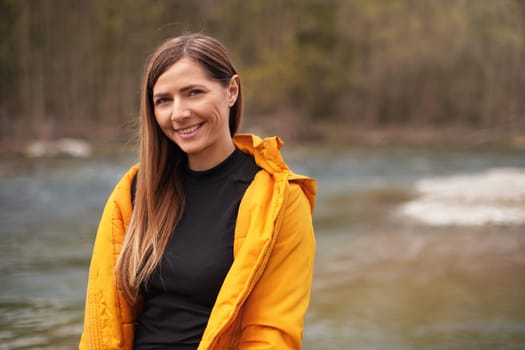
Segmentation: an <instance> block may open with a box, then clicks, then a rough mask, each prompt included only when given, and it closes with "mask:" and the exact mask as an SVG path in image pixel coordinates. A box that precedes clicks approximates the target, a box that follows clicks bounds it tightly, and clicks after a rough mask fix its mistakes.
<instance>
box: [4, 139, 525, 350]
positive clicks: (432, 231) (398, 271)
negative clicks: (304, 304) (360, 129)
mask: <svg viewBox="0 0 525 350" xmlns="http://www.w3.org/2000/svg"><path fill="white" fill-rule="evenodd" d="M283 151H284V155H285V159H286V160H287V161H288V162H289V163H290V164H291V166H292V167H293V168H294V169H295V170H296V172H300V173H304V174H307V175H310V176H312V177H314V178H316V179H317V180H318V191H319V193H318V200H317V204H316V209H315V215H314V224H315V229H316V237H317V257H316V265H315V275H314V285H313V290H312V301H311V306H310V309H309V312H308V314H307V317H306V324H305V334H304V348H305V349H306V350H317V349H462V350H464V349H477V350H479V349H523V348H525V210H524V209H525V157H524V156H523V153H520V152H516V151H508V150H507V151H502V150H480V149H468V150H454V149H440V150H435V149H405V148H394V149H389V148H336V147H328V146H315V147H313V146H302V147H299V146H295V147H293V146H292V147H289V146H288V145H285V147H284V149H283ZM133 163H134V157H133V156H132V155H129V154H126V153H118V154H116V155H115V154H112V155H104V156H96V157H91V158H86V159H71V158H69V159H68V158H54V159H39V160H35V161H27V160H20V159H11V158H10V159H1V160H0V222H1V223H2V224H1V225H0V238H1V241H0V349H1V350H4V349H54V350H60V349H73V348H75V346H76V344H77V342H78V338H79V335H80V332H81V329H82V317H83V302H84V297H85V285H86V279H87V269H88V264H89V258H90V254H91V249H92V245H93V240H94V235H95V230H96V226H97V223H98V219H99V216H100V214H101V211H102V208H103V205H104V202H105V200H106V198H107V196H108V194H109V193H110V191H111V189H112V187H113V185H114V184H115V182H116V181H117V180H118V179H119V177H120V176H121V175H122V174H123V172H124V171H125V170H126V169H127V168H128V167H129V166H130V165H131V164H133Z"/></svg>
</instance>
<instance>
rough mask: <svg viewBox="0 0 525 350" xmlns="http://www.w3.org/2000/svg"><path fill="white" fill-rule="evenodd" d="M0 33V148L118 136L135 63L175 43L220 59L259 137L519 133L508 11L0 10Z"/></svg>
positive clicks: (513, 12)
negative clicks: (207, 43) (331, 128)
mask: <svg viewBox="0 0 525 350" xmlns="http://www.w3.org/2000/svg"><path fill="white" fill-rule="evenodd" d="M0 20H1V21H0V34H1V35H2V38H3V40H2V41H1V42H0V137H2V138H6V137H16V136H23V137H35V136H37V137H53V136H60V135H72V136H75V135H78V136H85V137H104V138H114V137H122V136H126V135H128V134H129V122H130V121H131V120H136V114H137V110H138V97H139V85H140V79H141V74H142V69H143V64H144V61H145V58H146V55H147V54H148V53H149V52H150V51H151V49H153V48H154V47H155V46H157V45H158V44H159V42H160V41H161V40H163V39H164V38H166V37H168V36H173V35H177V34H180V33H182V32H186V31H204V32H207V33H210V34H212V35H214V36H216V37H218V38H219V39H220V40H222V41H223V42H224V43H225V44H226V46H227V47H228V48H229V49H230V50H231V53H232V56H233V59H234V61H235V62H236V64H237V66H238V68H239V70H240V73H241V75H242V78H243V85H244V89H245V93H246V97H247V99H246V101H247V113H248V114H250V118H249V119H251V120H256V121H258V123H259V124H267V123H270V122H273V121H275V120H279V121H280V122H281V124H280V125H279V127H289V128H291V127H297V125H311V126H312V127H315V125H316V124H317V123H319V122H323V121H334V122H335V123H337V124H338V125H348V124H352V125H372V126H384V125H396V126H397V125H414V126H442V125H445V126H447V125H468V126H470V127H476V128H479V127H481V128H507V129H509V130H516V128H518V127H521V128H525V121H524V117H523V115H524V113H525V99H524V98H523V91H524V90H525V39H524V38H525V2H523V1H520V0H499V1H491V0H461V1H460V0H442V1H434V0H396V1H383V0H369V1H362V0H304V1H301V0H290V1H283V0H267V1H262V0H256V1H242V0H225V1H221V2H219V1H211V0H197V1H192V2H189V1H183V0H156V1H148V0H114V1H104V0H91V1H82V0H50V1H37V2H35V1H31V0H0ZM272 116H274V117H273V118H272ZM275 116H279V117H278V118H277V117H275ZM284 118H289V119H284ZM290 118H291V119H290ZM292 119H293V120H292ZM291 121H293V122H291ZM93 130H97V132H96V135H92V134H93Z"/></svg>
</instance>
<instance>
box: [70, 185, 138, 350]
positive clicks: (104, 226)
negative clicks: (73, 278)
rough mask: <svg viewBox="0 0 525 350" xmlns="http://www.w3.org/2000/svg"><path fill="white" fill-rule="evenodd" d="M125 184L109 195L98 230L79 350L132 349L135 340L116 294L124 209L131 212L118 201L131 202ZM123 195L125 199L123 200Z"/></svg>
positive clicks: (126, 307)
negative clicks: (130, 344) (115, 273)
mask: <svg viewBox="0 0 525 350" xmlns="http://www.w3.org/2000/svg"><path fill="white" fill-rule="evenodd" d="M126 181H127V180H125V181H124V182H126ZM122 182H123V181H121V183H119V184H118V185H117V186H116V188H115V190H114V191H113V193H112V194H111V195H110V197H109V199H108V201H107V203H106V206H105V208H104V211H103V214H102V218H101V220H100V223H99V227H98V230H97V236H96V239H95V244H94V248H93V255H92V258H91V264H90V268H89V279H88V286H87V293H86V303H85V314H84V328H83V331H82V336H81V339H80V344H79V349H80V350H84V349H86V350H87V349H89V350H98V349H100V350H102V349H104V350H109V349H128V348H131V347H130V346H129V344H128V343H129V341H130V336H131V338H132V331H133V329H132V324H131V318H132V317H131V313H130V309H129V307H128V306H127V304H126V303H125V301H124V299H123V297H122V295H121V293H119V292H118V291H117V287H116V281H115V275H114V267H115V263H116V260H117V257H118V255H119V252H120V248H121V245H122V239H123V237H124V232H125V229H126V228H125V224H124V220H123V210H124V212H126V211H129V210H130V208H127V206H126V207H125V208H122V207H121V205H119V203H118V202H119V200H118V199H119V198H120V199H121V200H122V199H124V202H125V201H126V200H127V201H129V199H128V198H127V197H126V196H127V195H126V189H125V188H124V189H123V188H122V187H129V186H126V185H123V183H122ZM127 192H129V190H128V191H127ZM122 193H124V196H125V198H122ZM124 214H126V213H124Z"/></svg>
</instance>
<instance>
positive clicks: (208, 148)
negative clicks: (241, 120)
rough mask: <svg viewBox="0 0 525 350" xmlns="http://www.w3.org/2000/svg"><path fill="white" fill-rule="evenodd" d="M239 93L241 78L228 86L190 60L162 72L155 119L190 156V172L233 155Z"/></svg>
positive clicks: (155, 96)
mask: <svg viewBox="0 0 525 350" xmlns="http://www.w3.org/2000/svg"><path fill="white" fill-rule="evenodd" d="M238 92H239V78H238V76H237V75H235V76H233V77H232V79H231V80H230V82H229V83H228V85H227V86H224V85H223V84H222V83H221V82H219V81H217V80H213V79H210V78H209V76H208V74H207V73H206V70H205V69H204V68H203V66H202V65H201V64H200V63H198V62H196V61H194V60H193V59H191V58H187V57H184V58H181V59H180V60H179V61H177V62H176V63H175V64H173V65H172V66H171V67H170V68H168V69H167V70H166V71H165V72H164V73H162V74H161V75H160V77H159V79H158V80H157V82H156V83H155V85H154V86H153V106H154V113H155V119H156V120H157V123H158V124H159V126H160V128H161V129H162V131H163V132H164V134H165V135H166V136H167V137H168V138H169V139H170V140H172V141H173V142H175V143H176V144H177V145H178V146H179V147H180V148H181V149H182V151H184V152H185V153H186V154H187V155H188V162H189V167H190V169H193V170H206V169H210V168H212V167H214V166H215V165H217V164H219V163H220V162H222V161H223V160H224V159H226V158H227V157H228V156H229V155H230V154H231V152H233V150H234V146H233V141H232V138H231V135H230V129H229V124H228V119H229V114H230V107H231V106H233V104H234V103H235V101H236V100H237V95H238Z"/></svg>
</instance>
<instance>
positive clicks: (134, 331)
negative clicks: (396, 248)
mask: <svg viewBox="0 0 525 350" xmlns="http://www.w3.org/2000/svg"><path fill="white" fill-rule="evenodd" d="M140 114H141V135H140V136H141V143H140V159H139V165H137V166H134V167H132V168H131V169H130V170H129V171H128V173H127V174H126V175H125V176H124V177H123V178H122V179H121V181H120V182H119V183H118V185H117V186H116V188H115V189H114V191H113V193H112V194H111V196H110V197H109V200H108V202H107V204H106V207H105V209H104V213H103V215H102V219H101V222H100V225H99V229H98V232H97V238H96V241H95V246H94V250H93V257H92V261H91V266H90V272H89V281H88V288H87V296H86V310H85V320H84V330H83V333H82V337H81V341H80V349H105V350H107V349H142V350H144V349H300V348H301V339H302V331H303V321H304V315H305V312H306V310H307V307H308V304H309V299H310V288H311V283H312V271H313V262H314V253H315V239H314V233H313V227H312V220H311V212H312V210H313V205H314V196H315V188H316V187H315V182H314V180H312V179H309V178H307V177H304V176H300V175H296V174H294V173H293V172H292V171H291V170H290V169H289V168H288V167H287V166H286V164H285V163H284V162H283V160H282V158H281V155H280V153H279V148H280V147H281V144H282V143H281V141H280V140H279V139H278V138H276V137H274V138H267V139H263V140H261V139H260V138H258V137H256V136H254V135H248V134H242V135H241V134H239V135H236V132H237V129H238V127H239V124H240V121H241V117H242V91H241V81H240V78H239V76H238V74H237V72H236V71H235V68H234V67H233V65H232V63H231V61H230V59H229V57H228V54H227V52H226V50H225V48H224V47H223V46H222V44H221V43H220V42H218V41H217V40H215V39H213V38H211V37H208V36H205V35H202V34H189V35H184V36H180V37H176V38H174V39H171V40H168V41H166V42H165V43H164V44H162V45H161V46H160V47H159V48H158V49H157V50H156V51H155V52H154V53H153V55H152V56H151V57H150V58H149V61H148V63H147V65H146V68H145V73H144V80H143V87H142V95H141V113H140Z"/></svg>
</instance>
